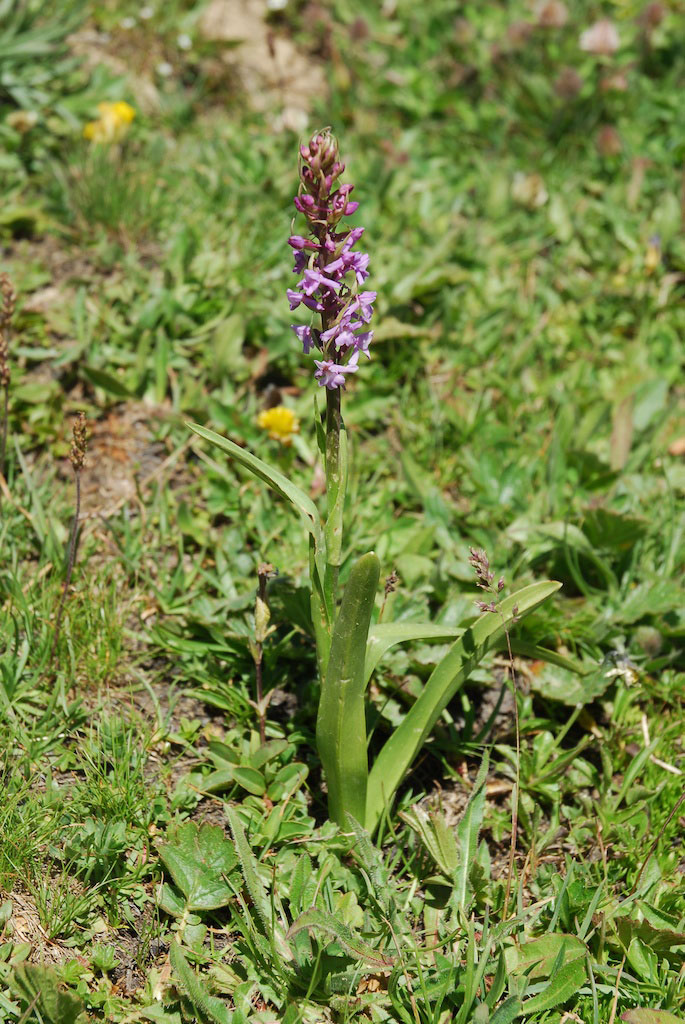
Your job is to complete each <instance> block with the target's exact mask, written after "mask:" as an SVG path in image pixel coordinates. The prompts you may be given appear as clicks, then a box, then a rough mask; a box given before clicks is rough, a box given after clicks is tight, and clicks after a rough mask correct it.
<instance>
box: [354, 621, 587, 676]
mask: <svg viewBox="0 0 685 1024" xmlns="http://www.w3.org/2000/svg"><path fill="white" fill-rule="evenodd" d="M463 632H464V630H463V628H459V627H456V626H440V625H436V624H434V623H432V622H388V623H380V624H379V625H377V626H372V627H371V629H370V630H369V641H368V644H367V646H366V662H365V665H364V675H365V679H366V682H367V683H368V681H369V679H370V678H371V676H372V675H373V673H374V671H375V670H376V669H377V668H378V665H379V663H380V661H381V659H382V658H383V655H384V654H386V653H387V651H389V650H390V649H391V648H392V647H396V646H397V644H406V643H410V642H411V641H412V640H428V641H430V642H432V643H438V644H439V643H447V642H448V641H450V640H456V639H457V638H458V637H460V636H461V635H462V633H463ZM498 646H499V647H500V648H501V649H502V650H507V643H506V638H505V637H501V638H500V642H499V644H498ZM511 650H512V654H520V655H522V656H523V657H525V658H533V659H534V660H536V661H546V662H548V663H549V664H550V665H557V666H558V667H559V668H564V669H567V670H568V671H569V672H574V673H576V674H577V675H579V676H585V675H588V674H589V673H590V672H591V671H592V668H589V667H588V666H586V665H583V664H581V662H579V661H574V660H572V659H571V658H567V657H565V656H564V655H563V654H558V653H557V651H550V650H548V649H547V648H546V647H540V646H539V645H538V644H531V643H527V642H526V641H525V640H516V639H513V638H512V641H511Z"/></svg>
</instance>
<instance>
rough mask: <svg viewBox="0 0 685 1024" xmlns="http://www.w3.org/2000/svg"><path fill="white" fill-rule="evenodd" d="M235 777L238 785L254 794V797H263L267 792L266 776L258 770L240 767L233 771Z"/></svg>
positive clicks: (245, 766)
mask: <svg viewBox="0 0 685 1024" xmlns="http://www.w3.org/2000/svg"><path fill="white" fill-rule="evenodd" d="M233 775H234V778H235V781H236V782H237V783H238V785H239V786H242V787H243V789H246V790H247V792H248V793H252V794H253V796H262V795H263V794H264V793H265V792H266V782H265V781H264V776H263V775H262V773H261V772H260V771H257V769H256V768H250V767H249V765H239V766H238V767H237V768H234V769H233Z"/></svg>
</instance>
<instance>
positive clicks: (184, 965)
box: [169, 941, 233, 1024]
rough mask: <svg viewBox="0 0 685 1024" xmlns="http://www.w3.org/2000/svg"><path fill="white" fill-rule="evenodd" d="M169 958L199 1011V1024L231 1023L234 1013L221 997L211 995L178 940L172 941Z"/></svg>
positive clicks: (181, 983) (196, 1010)
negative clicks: (185, 955)
mask: <svg viewBox="0 0 685 1024" xmlns="http://www.w3.org/2000/svg"><path fill="white" fill-rule="evenodd" d="M169 959H170V961H171V966H172V967H173V969H174V971H175V973H176V976H177V978H178V980H179V981H180V987H181V989H182V990H183V991H184V992H185V993H186V995H187V996H188V998H189V999H190V1001H191V1003H192V1004H193V1009H194V1010H195V1012H196V1013H197V1020H198V1022H199V1024H231V1021H232V1020H233V1014H232V1013H231V1011H230V1010H229V1008H228V1007H227V1006H226V1004H225V1003H223V1002H222V1001H221V1000H220V999H217V998H216V996H212V995H210V994H209V993H208V992H207V990H206V988H205V984H204V983H203V982H202V981H201V980H200V979H199V978H198V976H197V975H196V974H195V971H193V970H192V968H191V966H190V964H189V963H188V961H187V960H186V958H185V957H184V955H183V952H182V950H181V947H180V945H179V944H178V942H175V941H174V942H172V943H171V949H170V950H169Z"/></svg>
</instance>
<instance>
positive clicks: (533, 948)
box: [505, 932, 587, 981]
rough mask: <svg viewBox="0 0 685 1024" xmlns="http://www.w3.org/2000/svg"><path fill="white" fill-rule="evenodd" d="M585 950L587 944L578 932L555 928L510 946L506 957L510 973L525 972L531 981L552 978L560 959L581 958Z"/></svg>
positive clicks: (563, 960) (563, 962)
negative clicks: (554, 930) (536, 937)
mask: <svg viewBox="0 0 685 1024" xmlns="http://www.w3.org/2000/svg"><path fill="white" fill-rule="evenodd" d="M586 953H587V946H586V945H585V943H584V942H582V941H581V940H580V939H579V938H577V937H576V936H575V935H564V934H562V933H560V932H554V933H552V934H549V935H542V936H540V938H539V939H532V940H531V941H530V942H524V943H523V944H522V945H521V946H509V947H508V948H507V949H506V951H505V960H506V964H507V970H508V971H509V973H510V974H516V975H519V974H525V975H526V977H527V978H528V979H529V980H530V981H532V980H534V979H535V978H549V976H550V974H551V973H552V970H553V968H554V965H555V963H556V962H557V960H559V962H560V964H567V963H571V962H572V961H573V960H582V959H583V958H584V957H585V955H586Z"/></svg>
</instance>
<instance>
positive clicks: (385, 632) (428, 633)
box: [364, 622, 464, 683]
mask: <svg viewBox="0 0 685 1024" xmlns="http://www.w3.org/2000/svg"><path fill="white" fill-rule="evenodd" d="M463 632H464V631H463V629H455V628H454V627H452V626H437V625H435V624H434V623H432V622H387V623H380V624H379V625H377V626H372V627H371V629H370V630H369V639H368V642H367V645H366V660H365V662H364V682H365V683H368V681H369V679H370V678H371V676H372V675H373V672H374V669H375V668H376V667H377V665H378V663H379V661H380V660H381V658H382V657H383V655H384V654H385V653H386V651H389V650H390V648H391V647H395V646H396V645H397V644H406V643H409V642H410V641H411V640H432V641H434V642H435V643H446V642H447V641H449V640H454V639H455V638H456V637H458V636H460V635H461V634H462V633H463Z"/></svg>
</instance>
